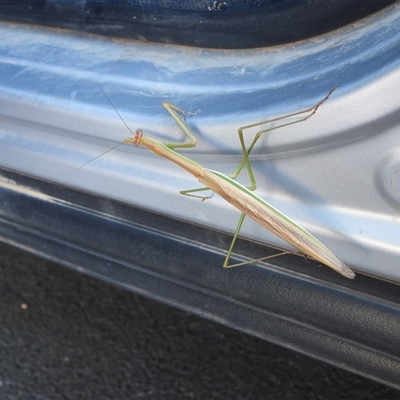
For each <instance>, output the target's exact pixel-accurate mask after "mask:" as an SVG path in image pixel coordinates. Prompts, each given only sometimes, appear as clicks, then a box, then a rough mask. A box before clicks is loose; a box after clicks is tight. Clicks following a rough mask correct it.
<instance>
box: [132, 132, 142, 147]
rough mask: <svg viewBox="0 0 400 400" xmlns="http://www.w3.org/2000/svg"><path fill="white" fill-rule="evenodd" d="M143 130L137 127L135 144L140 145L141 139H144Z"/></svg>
mask: <svg viewBox="0 0 400 400" xmlns="http://www.w3.org/2000/svg"><path fill="white" fill-rule="evenodd" d="M142 136H143V132H142V130H141V129H136V132H135V137H134V138H133V145H134V146H139V144H140V141H141V140H142Z"/></svg>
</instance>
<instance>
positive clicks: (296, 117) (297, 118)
mask: <svg viewBox="0 0 400 400" xmlns="http://www.w3.org/2000/svg"><path fill="white" fill-rule="evenodd" d="M336 88H337V86H334V87H333V88H332V89H331V90H330V91H329V92H328V94H327V95H326V96H325V97H324V98H323V99H322V100H320V101H319V102H318V103H317V104H315V105H314V106H312V107H309V108H306V109H304V110H301V111H296V112H294V113H290V114H286V115H283V116H281V117H277V118H271V119H267V120H264V121H260V122H256V123H253V124H249V125H245V126H242V127H241V128H239V129H238V135H239V141H240V145H241V147H242V152H243V159H242V161H241V162H240V164H239V166H238V167H237V168H236V171H235V172H234V173H233V175H231V178H232V179H236V178H237V176H238V175H239V174H240V172H241V171H242V169H243V167H244V166H245V165H246V169H247V173H248V176H249V179H250V184H251V185H250V186H248V187H247V188H248V189H249V190H255V189H256V188H257V184H256V180H255V178H254V174H253V170H252V167H251V163H250V159H249V156H250V153H251V152H252V150H253V148H254V146H255V145H256V143H257V141H258V140H259V139H260V137H261V136H262V135H263V134H264V133H267V132H272V131H274V130H277V129H279V128H283V127H285V126H290V125H294V124H298V123H299V122H304V121H306V120H307V119H309V118H311V117H312V116H313V115H314V114H315V113H316V112H317V110H318V108H319V106H320V105H321V104H322V103H324V102H325V101H326V100H327V99H328V98H329V97H330V95H331V94H332V93H333V92H334V90H335V89H336ZM285 120H286V122H285ZM279 121H282V123H279V124H278V125H276V126H270V127H268V128H266V129H262V130H260V131H258V132H257V133H256V134H255V136H254V138H253V140H252V142H251V143H250V145H249V146H248V147H246V144H245V141H244V131H245V130H246V129H250V128H254V127H256V126H261V125H265V124H272V123H274V122H279Z"/></svg>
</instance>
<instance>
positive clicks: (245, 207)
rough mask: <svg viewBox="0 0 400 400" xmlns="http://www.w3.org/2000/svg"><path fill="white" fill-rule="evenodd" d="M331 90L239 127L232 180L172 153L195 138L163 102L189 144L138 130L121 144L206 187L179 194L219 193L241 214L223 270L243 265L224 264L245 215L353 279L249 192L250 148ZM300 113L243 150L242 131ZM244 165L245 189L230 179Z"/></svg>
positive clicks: (176, 111) (321, 247)
mask: <svg viewBox="0 0 400 400" xmlns="http://www.w3.org/2000/svg"><path fill="white" fill-rule="evenodd" d="M335 89H336V87H334V88H332V89H331V90H330V92H329V93H328V94H327V95H326V96H325V97H324V98H323V99H322V100H321V101H320V102H318V103H317V104H316V105H315V106H313V107H311V108H308V109H305V110H302V111H299V112H296V113H292V114H288V115H285V116H283V117H279V118H274V119H271V120H267V121H262V122H258V123H256V124H251V125H247V126H244V127H242V128H240V129H239V139H240V143H241V146H242V150H243V160H242V162H241V163H240V164H239V166H238V168H237V170H236V171H235V173H234V175H233V177H228V176H227V175H224V174H222V173H220V172H217V171H213V170H209V169H206V168H203V167H202V166H201V165H199V164H198V163H196V162H195V161H193V160H191V159H189V158H187V157H185V156H183V155H181V154H179V153H177V152H176V151H174V149H175V148H188V147H195V146H196V139H195V137H194V136H193V133H192V132H191V130H190V128H189V127H188V125H187V124H186V122H185V120H184V119H183V118H182V117H180V116H179V114H181V115H184V112H183V111H182V110H181V109H180V108H178V107H176V106H174V105H173V104H171V103H169V102H164V103H163V106H164V107H165V109H166V110H167V112H168V113H169V114H170V115H171V117H172V118H173V119H174V120H175V122H176V123H177V124H178V126H179V127H180V128H181V129H182V131H183V132H184V133H185V135H186V136H187V137H188V139H189V142H186V143H163V142H160V141H158V140H155V139H151V138H148V137H145V136H143V132H142V130H140V129H138V130H137V131H136V133H135V135H134V137H133V138H126V139H124V141H125V142H126V143H130V144H133V145H135V146H138V145H141V146H145V147H147V148H148V149H149V150H151V151H152V152H154V153H155V154H157V155H159V156H161V157H164V158H166V159H168V160H170V161H172V162H174V163H175V164H177V165H178V166H180V167H181V168H183V169H185V170H186V171H188V172H190V173H191V174H192V175H193V176H195V177H196V178H197V179H198V180H199V181H200V182H201V183H202V184H204V185H205V186H206V188H200V189H192V190H186V191H181V193H182V194H187V195H191V194H190V193H192V192H196V191H200V190H205V189H210V190H212V191H213V192H215V193H217V194H219V195H220V196H221V197H222V198H224V199H225V200H226V201H228V202H229V203H230V204H232V205H233V206H234V207H236V208H237V209H239V210H240V211H241V212H242V215H241V217H240V219H239V223H238V227H237V229H236V232H235V235H234V237H233V240H232V244H231V246H230V249H229V251H228V254H227V257H226V259H225V262H224V267H225V268H230V267H234V266H238V265H243V264H247V263H240V264H236V265H228V263H229V259H230V256H231V253H232V249H233V246H234V243H235V241H236V238H237V236H238V234H239V231H240V228H241V226H242V223H243V220H244V218H245V216H246V215H247V216H249V217H250V218H252V219H253V220H255V221H256V222H258V223H259V224H261V225H262V226H263V227H265V228H267V229H268V230H270V231H271V232H273V233H274V234H276V235H277V236H279V237H280V238H282V239H283V240H285V241H286V242H288V243H290V244H291V245H293V246H294V247H296V248H297V249H299V250H300V251H301V253H303V254H304V255H307V256H310V257H312V258H314V259H316V260H318V261H320V262H321V263H323V264H325V265H327V266H328V267H330V268H332V269H333V270H335V271H336V272H338V273H340V274H342V275H343V276H345V277H347V278H351V279H352V278H354V277H355V274H354V272H353V271H352V270H351V269H350V268H348V267H347V266H346V265H345V264H344V263H342V262H341V261H339V260H338V259H337V258H336V257H335V256H334V255H333V254H332V253H331V252H330V251H329V250H328V249H327V248H326V247H325V246H324V245H323V244H322V243H321V242H320V241H318V240H317V239H316V238H315V237H314V236H313V235H311V234H310V233H309V232H307V231H306V230H305V229H303V228H302V227H301V226H299V225H298V224H296V223H295V222H294V221H293V220H291V219H290V218H289V217H287V216H286V215H284V214H283V213H281V212H280V211H278V210H277V209H276V208H275V207H273V206H272V205H271V204H269V203H267V202H266V201H264V200H263V199H261V198H260V197H259V196H257V195H256V194H255V193H253V190H254V189H255V188H256V183H255V179H254V175H253V171H252V168H251V164H250V160H249V155H250V153H251V151H252V149H253V148H254V146H255V144H256V142H257V141H258V139H259V138H260V136H261V135H262V134H263V133H265V132H269V131H271V130H274V129H278V128H281V127H283V126H288V125H292V124H295V123H298V122H301V121H305V120H306V119H308V118H310V117H311V116H312V115H314V114H315V112H316V111H317V109H318V107H319V106H320V105H321V104H322V103H323V102H324V101H325V100H326V99H327V98H328V97H329V96H330V95H331V93H332V92H333V91H334V90H335ZM103 92H104V91H103ZM113 107H114V106H113ZM114 109H115V107H114ZM116 111H117V110H116ZM117 113H118V111H117ZM304 114H306V115H305V116H303V117H301V118H298V119H296V120H294V121H292V120H290V121H289V122H286V123H282V124H280V125H278V126H275V127H272V128H268V129H266V130H263V131H260V132H258V133H257V134H256V135H255V137H254V139H253V141H252V143H251V144H250V146H249V147H248V148H246V146H245V143H244V138H243V131H244V130H245V129H247V128H251V127H254V126H258V125H262V124H266V123H270V122H275V121H281V120H285V119H287V118H292V117H297V116H301V115H304ZM118 115H119V113H118ZM128 129H129V128H128ZM245 165H246V168H247V171H248V174H249V178H250V181H251V186H250V187H249V188H246V187H245V186H243V185H241V184H240V183H238V182H236V181H235V180H234V178H236V177H237V175H238V174H239V173H240V171H241V170H242V169H243V167H244V166H245ZM197 197H199V196H197ZM286 253H289V252H284V253H283V254H286ZM266 258H267V257H266Z"/></svg>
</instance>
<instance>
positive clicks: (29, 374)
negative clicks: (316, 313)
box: [0, 243, 400, 400]
mask: <svg viewBox="0 0 400 400" xmlns="http://www.w3.org/2000/svg"><path fill="white" fill-rule="evenodd" d="M0 299H1V302H0V399H13V400H14V399H74V400H75V399H99V400H100V399H142V398H143V399H150V400H152V399H157V400H163V399H177V400H179V399H224V400H225V399H251V400H253V399H275V400H279V399H293V400H294V399H295V400H301V399H307V400H313V399H319V400H321V399H324V400H330V399H332V400H333V399H335V400H342V399H343V400H344V399H363V400H369V399H371V400H372V399H373V400H377V399H385V400H391V399H399V398H400V392H398V391H396V390H394V389H391V388H389V387H386V386H384V385H381V384H379V383H376V382H373V381H370V380H367V379H365V378H362V377H360V376H358V375H355V374H352V373H350V372H346V371H344V370H341V369H338V368H336V367H332V366H330V365H328V364H325V363H323V362H320V361H318V360H314V359H311V358H309V357H307V356H303V355H300V354H297V353H295V352H293V351H290V350H287V349H284V348H281V347H279V346H276V345H273V344H270V343H268V342H265V341H263V340H260V339H257V338H255V337H251V336H249V335H246V334H243V333H240V332H237V331H235V330H233V329H230V328H227V327H225V326H222V325H218V324H216V323H213V322H210V321H207V320H204V319H202V318H199V317H197V316H194V315H191V314H188V313H186V312H183V311H181V310H178V309H175V308H172V307H170V306H167V305H164V304H160V303H158V302H155V301H153V300H149V299H146V298H144V297H141V296H138V295H135V294H133V293H130V292H127V291H124V290H122V289H120V288H116V287H113V286H111V285H109V284H107V283H104V282H101V281H97V280H95V279H92V278H89V277H87V276H84V275H82V274H79V273H78V272H76V271H71V270H69V269H66V268H64V267H62V266H60V265H58V264H55V263H52V262H49V261H46V260H44V259H41V258H38V257H36V256H33V255H32V254H29V253H26V252H24V251H21V250H19V249H16V248H14V247H11V246H8V245H5V244H2V243H0Z"/></svg>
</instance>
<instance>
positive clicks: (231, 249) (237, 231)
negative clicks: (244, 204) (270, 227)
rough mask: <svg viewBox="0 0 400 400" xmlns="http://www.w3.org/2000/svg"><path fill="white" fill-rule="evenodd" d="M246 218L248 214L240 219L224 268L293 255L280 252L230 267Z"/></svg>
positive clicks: (288, 252) (287, 252)
mask: <svg viewBox="0 0 400 400" xmlns="http://www.w3.org/2000/svg"><path fill="white" fill-rule="evenodd" d="M245 218H246V214H245V213H242V214H241V216H240V218H239V222H238V224H237V227H236V231H235V234H234V235H233V239H232V242H231V245H230V247H229V250H228V253H227V255H226V258H225V261H224V264H223V267H224V268H234V267H241V266H243V265H247V264H252V263H254V262H258V261H264V260H268V259H270V258H275V257H279V256H284V255H285V254H290V253H293V252H292V251H289V250H287V251H286V250H284V251H280V252H278V253H277V254H272V255H269V256H266V257H261V258H257V259H255V260H250V261H244V262H241V263H237V264H231V265H229V260H230V258H231V255H232V251H233V248H234V246H235V243H236V239H237V238H238V236H239V232H240V229H241V228H242V225H243V221H244V219H245Z"/></svg>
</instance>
